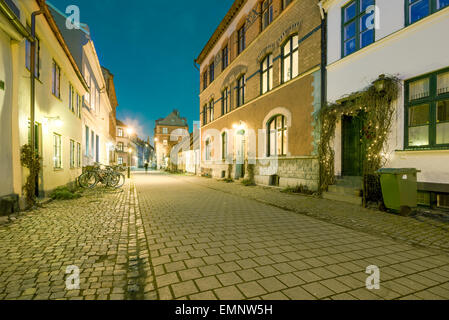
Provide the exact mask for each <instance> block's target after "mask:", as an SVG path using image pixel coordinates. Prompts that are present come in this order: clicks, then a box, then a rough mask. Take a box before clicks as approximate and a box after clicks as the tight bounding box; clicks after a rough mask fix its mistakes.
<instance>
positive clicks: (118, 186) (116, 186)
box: [114, 172, 126, 189]
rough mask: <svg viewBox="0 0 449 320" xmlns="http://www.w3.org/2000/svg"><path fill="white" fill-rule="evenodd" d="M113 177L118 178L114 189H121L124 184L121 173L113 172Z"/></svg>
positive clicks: (123, 176)
mask: <svg viewBox="0 0 449 320" xmlns="http://www.w3.org/2000/svg"><path fill="white" fill-rule="evenodd" d="M115 176H116V177H118V182H117V184H116V185H115V186H114V188H116V189H120V188H121V187H123V185H124V184H125V182H126V177H125V175H124V174H123V173H121V172H115Z"/></svg>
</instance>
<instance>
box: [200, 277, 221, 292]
mask: <svg viewBox="0 0 449 320" xmlns="http://www.w3.org/2000/svg"><path fill="white" fill-rule="evenodd" d="M195 283H196V285H197V286H198V288H199V289H200V291H208V290H212V289H216V288H220V287H221V286H222V285H221V284H220V282H219V281H218V279H217V278H216V277H214V276H210V277H206V278H201V279H197V280H195Z"/></svg>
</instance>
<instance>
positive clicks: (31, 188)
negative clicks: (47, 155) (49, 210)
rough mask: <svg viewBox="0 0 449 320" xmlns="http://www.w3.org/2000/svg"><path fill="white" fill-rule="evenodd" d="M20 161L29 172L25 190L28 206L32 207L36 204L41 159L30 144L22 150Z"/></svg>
mask: <svg viewBox="0 0 449 320" xmlns="http://www.w3.org/2000/svg"><path fill="white" fill-rule="evenodd" d="M20 161H21V163H22V166H24V167H25V168H27V169H28V170H29V176H28V177H27V180H26V183H25V185H24V186H23V189H24V192H25V196H26V200H27V204H28V205H30V206H31V205H33V204H35V203H36V194H35V188H36V178H37V177H38V175H39V172H40V170H41V158H40V157H39V155H38V154H37V153H36V152H35V151H34V150H33V148H32V147H31V146H30V145H29V144H26V145H24V146H23V147H22V149H21V150H20Z"/></svg>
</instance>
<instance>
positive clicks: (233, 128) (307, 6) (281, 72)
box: [196, 0, 322, 190]
mask: <svg viewBox="0 0 449 320" xmlns="http://www.w3.org/2000/svg"><path fill="white" fill-rule="evenodd" d="M321 25H322V20H321V14H320V9H319V7H318V1H310V0H296V1H287V0H271V1H270V0H266V1H257V0H236V1H235V2H234V4H233V5H232V7H231V9H230V10H229V11H228V13H227V14H226V16H225V18H224V19H223V21H222V22H221V23H220V25H219V26H218V28H217V29H216V30H215V32H214V34H213V35H212V37H211V38H210V40H209V41H208V43H207V44H206V46H205V47H204V49H203V50H202V52H201V53H200V55H199V56H198V58H197V59H196V62H197V63H198V64H199V65H200V77H201V85H200V90H201V93H200V114H201V125H202V130H201V159H202V165H201V166H202V172H203V174H210V175H211V176H213V177H216V178H220V177H225V176H230V177H232V178H234V179H239V178H243V177H245V176H246V177H248V175H250V176H252V173H254V179H255V181H256V182H257V183H259V184H266V185H268V184H271V185H280V186H284V187H286V186H297V185H305V186H308V187H309V188H310V189H314V190H316V189H317V187H318V182H319V161H318V150H317V140H318V132H319V128H318V126H317V125H316V124H315V117H314V114H315V113H316V112H317V111H318V110H319V109H320V107H321V103H322V81H321V79H322V68H321V66H322V55H321V42H322V40H321V38H322V32H321V30H322V28H321Z"/></svg>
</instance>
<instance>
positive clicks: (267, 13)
mask: <svg viewBox="0 0 449 320" xmlns="http://www.w3.org/2000/svg"><path fill="white" fill-rule="evenodd" d="M265 4H266V7H265ZM260 12H261V18H262V21H261V23H260V30H261V31H264V30H265V29H266V28H268V26H269V25H270V24H271V23H272V22H273V17H274V14H273V0H262V1H261V2H260ZM266 17H267V21H265V18H266Z"/></svg>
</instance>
